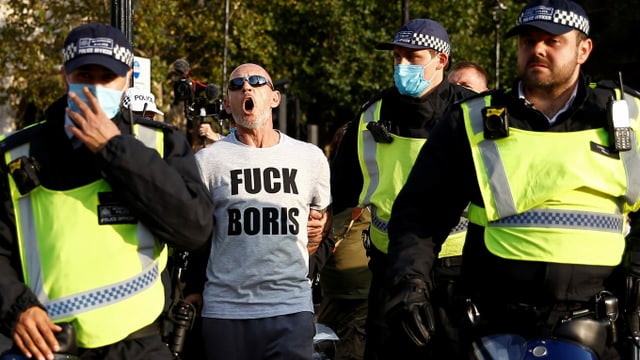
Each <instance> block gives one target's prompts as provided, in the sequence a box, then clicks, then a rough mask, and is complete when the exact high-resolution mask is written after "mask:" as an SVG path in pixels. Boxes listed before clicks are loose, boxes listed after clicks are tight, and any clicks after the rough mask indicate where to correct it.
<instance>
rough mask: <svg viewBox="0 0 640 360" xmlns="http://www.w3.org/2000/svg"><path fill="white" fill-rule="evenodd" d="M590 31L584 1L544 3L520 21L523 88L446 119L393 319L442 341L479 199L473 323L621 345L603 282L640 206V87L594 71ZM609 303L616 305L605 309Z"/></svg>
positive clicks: (394, 226) (412, 219)
mask: <svg viewBox="0 0 640 360" xmlns="http://www.w3.org/2000/svg"><path fill="white" fill-rule="evenodd" d="M588 35H589V19H588V17H587V14H586V13H585V11H584V9H583V8H582V7H580V6H579V5H578V4H576V3H574V2H573V1H570V0H535V1H532V2H530V3H529V4H527V5H526V6H525V7H524V9H523V11H522V12H521V14H520V16H519V18H518V20H517V22H516V26H515V27H514V28H512V29H511V30H510V31H509V32H508V36H517V44H518V75H519V79H518V80H517V81H516V82H515V83H514V84H513V87H512V88H510V89H506V90H500V91H494V92H491V93H489V94H488V95H487V94H483V95H479V96H478V97H476V98H473V99H470V100H467V101H465V102H463V103H462V104H460V105H456V106H455V107H454V108H453V109H452V112H451V114H450V115H449V116H447V117H446V118H445V119H443V121H441V122H440V123H439V124H438V126H437V127H436V128H435V129H434V131H433V134H432V136H431V138H430V141H429V142H428V143H427V144H426V145H425V147H424V148H423V150H422V152H421V153H420V155H419V157H418V159H417V160H416V163H415V166H414V168H413V171H412V173H411V176H410V177H409V179H408V180H407V182H406V185H405V186H404V188H403V189H402V191H401V192H400V194H399V195H398V197H397V199H396V202H395V204H394V206H393V212H392V217H391V220H390V224H389V237H390V244H389V261H390V264H391V265H390V271H389V280H390V283H389V286H390V287H391V289H392V297H391V300H390V303H393V304H394V305H395V307H394V308H393V309H391V310H390V314H393V316H391V317H390V318H389V319H390V322H391V323H395V324H402V325H403V328H404V329H406V330H407V331H406V336H409V337H417V338H419V339H422V340H424V341H428V338H429V336H430V331H429V328H430V326H429V324H430V322H431V321H430V318H429V302H430V294H429V289H430V287H431V284H430V279H429V274H430V273H431V271H432V267H433V264H434V259H435V256H436V255H435V254H436V252H435V251H434V250H435V249H437V248H438V247H439V243H440V242H441V237H440V236H439V234H441V233H442V232H444V231H446V229H447V228H448V226H449V224H451V223H452V222H454V221H455V220H456V219H457V216H458V215H459V213H460V211H461V210H462V209H463V208H464V207H465V206H466V205H467V204H468V203H469V202H471V204H470V205H469V221H470V224H469V227H468V231H467V238H466V241H465V245H464V252H463V259H464V261H463V265H462V267H463V269H462V279H461V282H462V287H461V289H460V290H461V291H462V293H461V295H462V296H464V297H465V298H466V299H468V300H469V303H468V305H469V306H468V308H467V309H468V310H469V312H468V315H469V320H470V322H472V323H473V324H474V325H475V328H473V331H471V330H469V331H468V332H465V334H466V335H469V337H478V336H483V335H487V334H496V333H513V334H518V335H520V336H522V337H524V338H531V337H534V336H544V335H549V334H553V335H555V336H562V337H568V338H569V339H571V340H572V341H576V342H579V343H581V344H583V345H586V346H587V347H589V348H590V349H591V350H592V351H594V352H596V353H597V354H598V355H599V356H600V358H602V359H608V358H612V359H613V358H617V354H616V351H615V350H614V349H613V347H612V346H611V344H612V342H613V340H614V337H613V336H611V335H613V334H615V331H611V330H613V327H612V325H613V321H614V319H615V316H616V314H615V312H614V311H613V310H614V308H615V298H613V296H614V295H618V297H620V295H619V294H609V293H607V292H603V291H606V290H607V288H606V287H605V281H606V280H607V278H608V277H609V276H610V275H611V274H612V271H613V269H614V267H616V265H618V264H619V263H620V261H621V258H622V256H623V251H624V249H625V238H624V234H625V229H624V226H625V221H624V219H625V214H627V213H629V212H630V211H635V210H637V209H638V208H639V207H640V187H639V184H638V181H637V178H638V177H637V175H636V174H637V171H638V170H637V169H639V168H640V156H639V155H640V152H639V151H638V140H637V138H636V134H637V131H638V126H639V125H640V124H639V123H638V120H640V119H639V114H638V109H639V106H640V100H639V99H638V98H636V97H633V96H632V95H631V94H629V93H626V94H624V95H623V92H622V91H621V89H620V84H618V85H617V86H610V87H604V86H596V85H593V84H591V85H590V84H589V81H588V79H587V78H586V76H584V75H583V74H582V73H581V71H580V70H581V66H582V65H583V64H584V63H585V62H586V61H587V59H588V58H589V55H590V53H591V50H592V41H591V39H589V37H588ZM612 109H613V110H612ZM608 118H612V119H613V121H608ZM603 305H607V306H609V308H608V309H609V310H611V312H607V313H604V312H602V311H595V309H596V308H597V309H602V308H601V307H600V306H603ZM580 315H583V317H581V316H580ZM590 325H593V327H590ZM585 326H586V327H585ZM607 334H609V336H607ZM465 337H466V336H465ZM470 341H471V340H470V339H467V341H465V345H466V346H470Z"/></svg>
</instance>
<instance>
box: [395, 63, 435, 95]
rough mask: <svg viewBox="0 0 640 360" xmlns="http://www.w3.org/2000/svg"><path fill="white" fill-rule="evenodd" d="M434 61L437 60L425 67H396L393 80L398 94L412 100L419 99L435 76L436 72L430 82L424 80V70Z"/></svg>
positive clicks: (400, 65)
mask: <svg viewBox="0 0 640 360" xmlns="http://www.w3.org/2000/svg"><path fill="white" fill-rule="evenodd" d="M436 59H437V58H434V59H433V60H431V61H429V63H427V64H426V65H405V64H399V65H396V66H395V68H394V73H393V80H394V82H395V84H396V87H397V88H398V91H399V92H400V94H402V95H407V96H411V97H414V98H418V97H420V95H421V94H422V93H423V92H424V91H425V90H426V89H427V88H428V87H429V86H430V85H431V81H432V80H433V78H434V77H435V76H436V72H434V73H433V76H432V77H431V79H430V80H425V79H424V68H425V67H426V66H428V65H429V64H431V62H432V61H434V60H436Z"/></svg>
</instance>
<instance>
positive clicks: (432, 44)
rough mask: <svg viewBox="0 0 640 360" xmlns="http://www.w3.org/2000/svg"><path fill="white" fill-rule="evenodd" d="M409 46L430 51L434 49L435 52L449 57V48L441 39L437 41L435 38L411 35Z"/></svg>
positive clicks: (418, 34)
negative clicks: (421, 47) (420, 47)
mask: <svg viewBox="0 0 640 360" xmlns="http://www.w3.org/2000/svg"><path fill="white" fill-rule="evenodd" d="M409 43H410V44H411V45H417V46H424V47H427V48H430V49H434V50H435V51H437V52H441V53H445V54H447V55H449V53H450V52H451V46H450V45H449V43H447V42H446V41H444V40H442V39H438V38H437V37H435V36H431V35H426V34H420V33H413V36H412V37H411V40H410V42H409Z"/></svg>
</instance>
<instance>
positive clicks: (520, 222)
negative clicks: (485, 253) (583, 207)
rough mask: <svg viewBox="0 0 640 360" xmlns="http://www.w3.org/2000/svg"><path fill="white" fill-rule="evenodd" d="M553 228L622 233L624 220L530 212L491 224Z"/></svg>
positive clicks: (604, 216)
mask: <svg viewBox="0 0 640 360" xmlns="http://www.w3.org/2000/svg"><path fill="white" fill-rule="evenodd" d="M496 225H497V226H530V225H536V226H552V227H567V228H586V229H601V230H607V231H619V232H622V226H623V219H622V217H620V216H613V215H605V214H586V213H576V212H555V211H549V212H546V211H545V212H540V211H528V212H526V213H523V214H518V215H513V216H509V217H506V218H504V219H499V220H496V221H492V222H490V223H489V226H496Z"/></svg>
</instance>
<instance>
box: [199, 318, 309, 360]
mask: <svg viewBox="0 0 640 360" xmlns="http://www.w3.org/2000/svg"><path fill="white" fill-rule="evenodd" d="M314 335H315V325H314V323H313V314H312V313H311V312H300V313H295V314H290V315H282V316H275V317H269V318H261V319H244V320H229V319H212V318H203V319H202V336H203V337H204V344H205V353H206V359H208V360H217V359H234V360H255V359H281V360H285V359H286V360H311V358H312V356H313V336H314Z"/></svg>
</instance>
